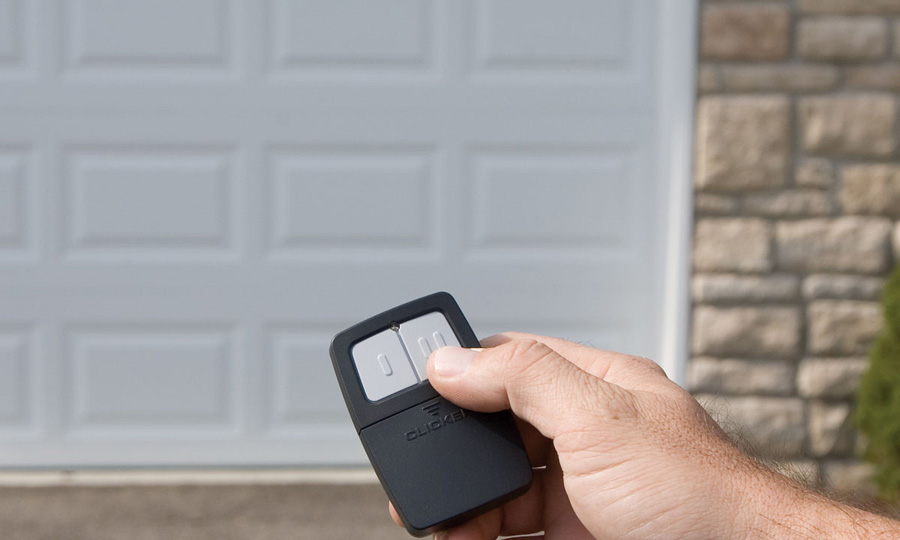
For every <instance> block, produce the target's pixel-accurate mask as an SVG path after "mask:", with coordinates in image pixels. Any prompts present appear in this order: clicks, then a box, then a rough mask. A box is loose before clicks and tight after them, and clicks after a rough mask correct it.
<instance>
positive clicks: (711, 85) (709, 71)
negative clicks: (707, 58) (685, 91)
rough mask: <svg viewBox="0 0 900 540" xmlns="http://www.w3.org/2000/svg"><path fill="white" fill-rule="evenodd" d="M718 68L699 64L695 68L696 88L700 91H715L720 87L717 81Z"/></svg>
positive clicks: (718, 78) (718, 77) (718, 79)
mask: <svg viewBox="0 0 900 540" xmlns="http://www.w3.org/2000/svg"><path fill="white" fill-rule="evenodd" d="M719 81H720V76H719V68H718V67H717V66H710V65H707V64H700V67H699V68H697V89H698V90H700V91H701V92H715V91H717V90H719V89H721V87H722V84H721V83H720V82H719Z"/></svg>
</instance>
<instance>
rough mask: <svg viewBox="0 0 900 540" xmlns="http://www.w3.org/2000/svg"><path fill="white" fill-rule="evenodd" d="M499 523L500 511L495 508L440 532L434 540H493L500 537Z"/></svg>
mask: <svg viewBox="0 0 900 540" xmlns="http://www.w3.org/2000/svg"><path fill="white" fill-rule="evenodd" d="M500 522H501V515H500V509H499V508H495V509H493V510H491V511H490V512H487V513H485V514H481V515H480V516H478V517H476V518H474V519H472V520H471V521H467V522H465V523H463V524H462V525H458V526H456V527H453V528H452V529H448V530H446V531H443V532H440V533H438V534H436V535H435V538H439V539H441V540H494V539H495V538H497V537H498V536H500Z"/></svg>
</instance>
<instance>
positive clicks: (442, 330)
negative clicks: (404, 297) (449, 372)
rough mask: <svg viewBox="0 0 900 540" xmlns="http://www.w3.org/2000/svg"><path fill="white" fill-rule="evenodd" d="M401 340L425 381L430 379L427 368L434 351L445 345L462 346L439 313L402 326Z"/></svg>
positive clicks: (423, 316)
mask: <svg viewBox="0 0 900 540" xmlns="http://www.w3.org/2000/svg"><path fill="white" fill-rule="evenodd" d="M400 338H401V339H402V340H403V344H404V345H406V350H407V351H409V356H410V358H411V359H412V361H413V365H414V366H415V368H416V373H417V374H418V375H419V378H420V379H422V380H423V381H424V380H426V379H428V373H427V372H426V370H425V366H426V364H427V363H428V356H429V355H430V354H431V353H432V352H433V351H435V350H437V349H439V348H441V347H444V346H445V345H453V346H455V347H459V346H460V344H459V340H457V339H456V334H454V333H453V329H451V328H450V323H448V322H447V318H446V317H444V314H443V313H440V312H438V311H435V312H433V313H429V314H427V315H422V316H421V317H419V318H416V319H413V320H411V321H406V322H405V323H403V324H401V325H400Z"/></svg>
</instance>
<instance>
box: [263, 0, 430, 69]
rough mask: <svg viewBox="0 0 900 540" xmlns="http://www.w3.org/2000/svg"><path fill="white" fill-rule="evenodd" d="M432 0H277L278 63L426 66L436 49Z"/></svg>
mask: <svg viewBox="0 0 900 540" xmlns="http://www.w3.org/2000/svg"><path fill="white" fill-rule="evenodd" d="M432 9H433V6H432V2H431V1H430V0H387V1H380V2H370V1H367V0H344V1H341V2H334V1H331V0H273V2H272V12H271V13H270V20H271V24H272V25H273V27H274V28H273V30H274V35H273V36H272V39H273V40H274V43H273V45H274V55H275V58H274V63H275V65H276V66H277V67H278V68H279V69H284V68H313V69H323V68H324V69H330V70H337V71H341V70H343V69H345V68H353V69H358V68H365V69H368V70H373V69H378V68H384V67H386V68H410V67H411V68H416V67H418V68H421V67H423V66H425V65H427V64H428V63H429V61H430V55H431V51H430V49H431V42H432V38H431V33H432V32H433V28H432V20H431V19H432V15H431V12H432Z"/></svg>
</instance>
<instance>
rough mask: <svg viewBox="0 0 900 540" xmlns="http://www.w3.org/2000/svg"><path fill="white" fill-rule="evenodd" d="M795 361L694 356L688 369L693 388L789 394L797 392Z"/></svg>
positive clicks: (693, 390)
mask: <svg viewBox="0 0 900 540" xmlns="http://www.w3.org/2000/svg"><path fill="white" fill-rule="evenodd" d="M794 372H795V367H794V365H793V364H792V363H788V362H779V361H754V360H732V359H725V360H718V359H716V358H705V357H701V358H695V359H694V360H692V361H691V365H690V368H689V369H688V388H690V390H691V391H692V392H703V393H713V394H718V393H721V394H734V395H744V394H756V395H774V396H788V395H792V394H793V393H794Z"/></svg>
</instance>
